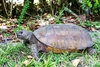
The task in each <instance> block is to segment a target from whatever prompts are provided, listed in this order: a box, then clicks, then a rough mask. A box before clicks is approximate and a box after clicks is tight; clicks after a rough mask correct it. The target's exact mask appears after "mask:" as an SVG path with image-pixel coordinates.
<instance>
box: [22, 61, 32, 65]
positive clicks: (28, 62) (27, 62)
mask: <svg viewBox="0 0 100 67" xmlns="http://www.w3.org/2000/svg"><path fill="white" fill-rule="evenodd" d="M22 64H23V65H25V66H28V65H29V64H30V61H29V60H25V61H24V62H22Z"/></svg>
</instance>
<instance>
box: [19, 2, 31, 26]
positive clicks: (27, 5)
mask: <svg viewBox="0 0 100 67" xmlns="http://www.w3.org/2000/svg"><path fill="white" fill-rule="evenodd" d="M28 7H29V0H25V5H24V6H23V9H22V12H21V14H20V16H19V19H18V24H19V25H20V23H21V22H22V19H23V18H24V15H25V12H26V10H27V9H28Z"/></svg>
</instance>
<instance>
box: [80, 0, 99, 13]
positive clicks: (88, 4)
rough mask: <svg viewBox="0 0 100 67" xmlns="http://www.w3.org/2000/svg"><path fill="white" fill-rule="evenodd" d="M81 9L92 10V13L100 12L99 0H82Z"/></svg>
mask: <svg viewBox="0 0 100 67" xmlns="http://www.w3.org/2000/svg"><path fill="white" fill-rule="evenodd" d="M81 7H82V9H83V10H84V11H90V10H92V13H94V14H98V13H99V12H100V9H99V8H100V1H99V0H82V5H81Z"/></svg>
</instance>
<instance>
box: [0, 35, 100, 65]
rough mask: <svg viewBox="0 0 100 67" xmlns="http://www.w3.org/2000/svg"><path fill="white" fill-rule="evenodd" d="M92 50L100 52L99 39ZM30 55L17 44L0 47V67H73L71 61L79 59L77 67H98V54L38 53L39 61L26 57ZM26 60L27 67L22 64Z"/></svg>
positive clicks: (26, 49) (99, 60)
mask: <svg viewBox="0 0 100 67" xmlns="http://www.w3.org/2000/svg"><path fill="white" fill-rule="evenodd" d="M95 35H96V36H97V37H98V36H99V35H98V34H97V33H94V34H92V37H94V36H95ZM94 43H95V45H94V48H95V49H97V50H98V52H100V48H99V47H100V45H99V44H100V39H97V40H96V41H94ZM28 55H31V53H30V50H29V49H28V48H26V47H25V46H23V45H22V43H18V44H17V45H16V46H13V45H12V44H7V45H6V46H4V45H0V67H73V65H72V60H74V59H77V58H80V59H81V61H80V63H79V65H81V67H100V54H94V55H89V54H88V53H77V52H75V53H68V52H66V53H63V54H53V53H52V52H49V53H41V52H40V53H39V55H40V60H39V61H35V60H34V59H28V58H27V56H28ZM25 60H28V62H27V63H28V64H27V66H25V65H24V64H23V62H24V61H25ZM78 67H80V66H78Z"/></svg>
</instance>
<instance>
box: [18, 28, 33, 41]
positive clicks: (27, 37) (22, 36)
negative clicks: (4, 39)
mask: <svg viewBox="0 0 100 67" xmlns="http://www.w3.org/2000/svg"><path fill="white" fill-rule="evenodd" d="M16 35H17V37H18V38H19V39H23V40H30V38H31V35H32V32H29V31H27V30H19V31H17V32H16Z"/></svg>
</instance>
